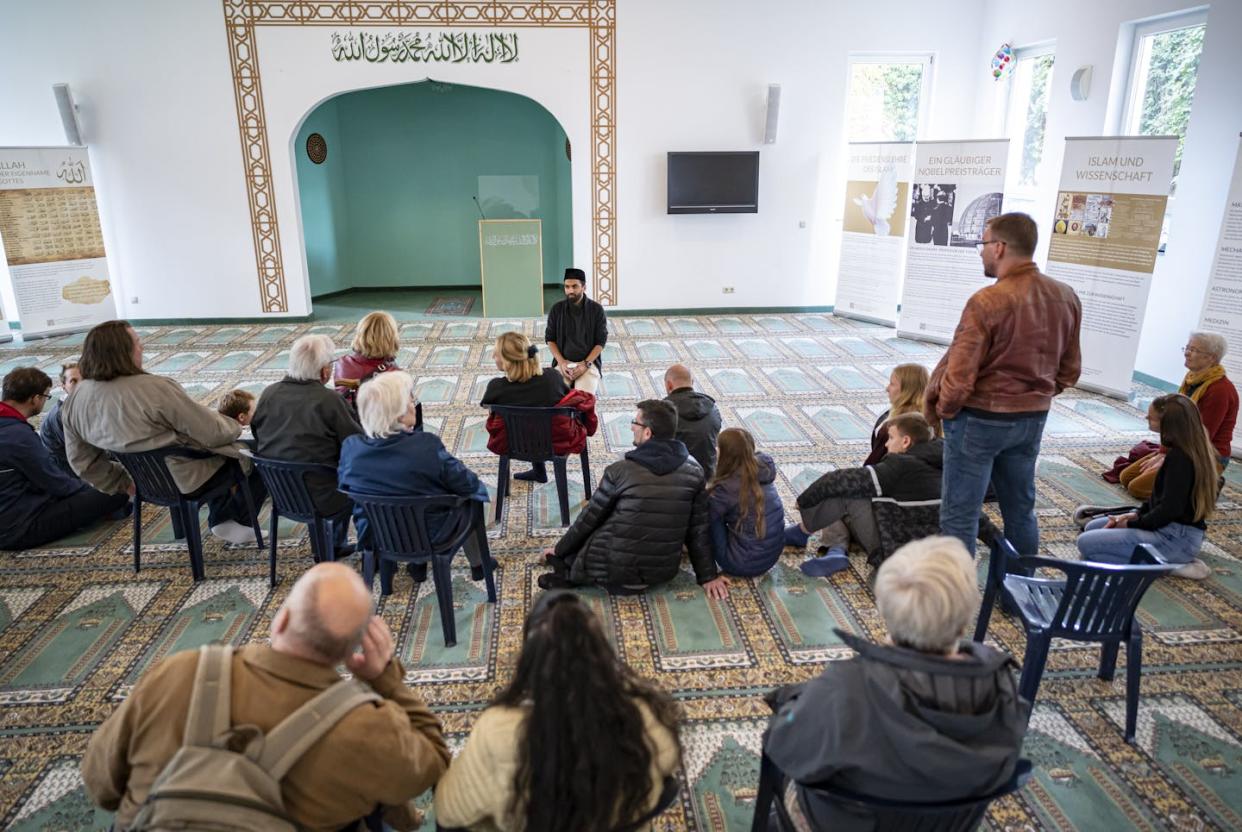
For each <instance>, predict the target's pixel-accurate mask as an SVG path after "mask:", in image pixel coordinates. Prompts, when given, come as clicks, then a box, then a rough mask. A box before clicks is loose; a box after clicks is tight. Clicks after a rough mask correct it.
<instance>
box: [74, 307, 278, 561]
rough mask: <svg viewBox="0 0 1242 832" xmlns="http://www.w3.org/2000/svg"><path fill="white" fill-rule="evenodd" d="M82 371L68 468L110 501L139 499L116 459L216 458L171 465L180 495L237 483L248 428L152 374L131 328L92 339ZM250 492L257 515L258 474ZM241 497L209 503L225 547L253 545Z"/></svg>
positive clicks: (108, 326) (98, 332) (116, 324)
mask: <svg viewBox="0 0 1242 832" xmlns="http://www.w3.org/2000/svg"><path fill="white" fill-rule="evenodd" d="M79 369H80V370H81V371H82V381H81V382H80V383H79V384H78V387H77V389H76V390H74V391H73V393H72V395H70V396H69V398H68V399H66V400H65V402H64V404H63V405H61V421H62V423H63V425H64V431H65V453H66V456H67V457H68V459H69V465H70V466H71V467H72V468H73V470H74V471H75V472H76V473H77V475H78V476H79V477H81V478H82V479H83V480H85V481H86V482H88V483H90V484H91V485H92V486H94V487H95V488H96V489H97V490H99V491H102V492H103V493H105V494H115V493H119V492H121V491H128V492H129V493H130V494H133V493H134V491H133V488H134V486H133V483H132V482H131V481H130V478H129V474H127V473H126V471H125V469H124V468H123V467H122V466H121V465H120V463H118V462H116V461H115V460H113V459H111V458H109V456H108V452H109V451H119V452H122V453H134V452H139V451H152V450H156V449H157V448H164V447H167V446H169V445H188V446H190V447H194V448H200V449H202V450H209V451H213V452H214V453H216V454H217V455H216V456H212V457H208V458H206V459H178V458H172V459H169V461H168V469H169V471H170V472H171V473H172V476H173V480H174V481H175V482H176V483H177V487H178V488H179V489H180V490H181V493H183V494H196V493H203V492H205V491H207V490H209V489H211V488H214V487H216V486H217V485H219V484H220V483H222V482H223V483H228V482H231V481H232V474H231V472H230V471H229V469H228V467H227V466H226V464H225V462H226V460H225V457H234V458H237V457H238V456H239V454H238V450H237V449H238V448H239V447H240V445H238V444H237V442H236V440H237V438H238V436H239V435H240V434H241V425H239V424H238V423H237V422H236V421H234V420H233V419H229V418H227V417H225V416H222V415H220V414H219V413H217V412H216V411H214V410H212V409H210V408H208V407H206V406H204V405H201V404H199V403H198V402H196V401H194V400H193V399H191V398H190V397H189V396H188V395H187V394H186V392H185V390H183V389H182V388H181V385H180V384H178V383H177V382H176V381H174V380H173V379H170V378H165V377H164V376H159V375H154V374H152V373H147V372H145V371H144V370H143V369H142V341H141V339H140V338H139V337H138V333H137V332H135V331H134V329H133V327H131V326H130V325H129V324H128V323H126V322H125V321H108V322H106V323H102V324H99V325H98V326H96V327H95V328H94V329H92V330H91V331H90V332H88V333H87V335H86V340H85V342H84V343H83V345H82V358H81V361H80V362H79ZM246 464H247V463H246V462H245V461H243V465H246ZM248 484H249V486H250V492H251V494H252V496H253V497H254V502H255V509H256V510H257V509H258V507H259V506H261V505H262V504H263V499H264V497H265V496H266V493H267V492H266V489H264V487H263V482H262V480H261V479H260V478H259V476H258V474H257V473H254V472H252V473H251V474H250V477H249V480H248ZM237 491H238V490H237V489H232V490H231V491H230V492H229V494H228V495H226V496H223V497H217V498H213V499H211V500H208V502H207V523H208V526H210V528H211V532H212V534H214V535H215V536H216V537H219V538H221V539H222V540H226V541H228V542H230V543H239V544H251V545H253V544H254V542H255V537H254V531H253V530H252V529H251V526H250V523H251V518H250V511H249V507H248V506H247V505H246V501H245V499H244V498H243V497H242V495H241V494H240V493H237Z"/></svg>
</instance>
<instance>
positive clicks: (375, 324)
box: [332, 311, 401, 406]
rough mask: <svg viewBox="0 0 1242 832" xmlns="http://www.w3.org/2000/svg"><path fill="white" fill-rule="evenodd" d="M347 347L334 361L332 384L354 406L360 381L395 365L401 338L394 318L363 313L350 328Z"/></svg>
mask: <svg viewBox="0 0 1242 832" xmlns="http://www.w3.org/2000/svg"><path fill="white" fill-rule="evenodd" d="M349 349H350V353H349V355H343V356H341V357H340V358H338V359H337V361H336V366H335V367H334V368H333V370H332V379H333V380H332V384H333V386H335V387H336V392H338V393H340V394H341V395H342V396H344V397H345V400H346V401H347V402H349V403H350V405H351V406H355V405H356V400H357V397H358V388H359V387H360V386H361V384H362V382H364V381H366V380H367V379H369V378H371V377H372V376H375V375H378V374H379V373H387V372H389V371H391V370H396V369H399V368H398V367H397V351H398V350H400V349H401V342H400V338H399V334H398V331H397V321H396V319H395V318H393V316H392V315H390V314H388V313H387V312H382V311H380V312H368V313H367V314H365V315H363V316H362V320H360V321H358V326H357V328H355V329H354V340H353V341H352V342H351V343H350V345H349Z"/></svg>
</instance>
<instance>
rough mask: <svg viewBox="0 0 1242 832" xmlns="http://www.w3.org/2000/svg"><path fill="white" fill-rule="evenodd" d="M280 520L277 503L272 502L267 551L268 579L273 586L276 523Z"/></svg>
mask: <svg viewBox="0 0 1242 832" xmlns="http://www.w3.org/2000/svg"><path fill="white" fill-rule="evenodd" d="M279 521H280V515H279V513H277V511H276V504H275V503H272V525H271V528H270V529H269V531H268V534H267V536H268V541H267V542H268V551H267V571H268V581H269V583H270V585H271V586H276V524H277V523H278V522H279Z"/></svg>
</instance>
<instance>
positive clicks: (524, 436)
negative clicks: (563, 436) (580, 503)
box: [487, 405, 591, 526]
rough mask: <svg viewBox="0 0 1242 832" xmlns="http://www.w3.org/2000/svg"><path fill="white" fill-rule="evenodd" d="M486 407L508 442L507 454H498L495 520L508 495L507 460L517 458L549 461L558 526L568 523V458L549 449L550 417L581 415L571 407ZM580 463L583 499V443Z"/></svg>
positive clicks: (587, 460)
mask: <svg viewBox="0 0 1242 832" xmlns="http://www.w3.org/2000/svg"><path fill="white" fill-rule="evenodd" d="M487 407H488V409H489V410H491V411H492V412H493V413H495V414H497V415H498V416H500V418H501V419H503V420H504V423H505V436H506V437H507V438H508V442H509V453H507V454H501V455H500V469H499V471H498V473H497V475H496V522H497V523H499V522H500V517H501V512H502V511H503V510H504V506H505V497H507V496H508V495H509V460H511V459H520V460H522V461H523V462H530V463H535V462H544V463H547V462H551V463H552V471H553V473H554V475H555V477H556V496H557V499H558V500H559V501H560V504H561V525H562V526H568V525H569V474H568V472H567V468H566V462H567V460H568V457H566V456H557V455H556V453H554V452H553V450H552V418H553V417H554V416H568V417H569V418H571V419H575V420H577V421H581V420H582V414H581V413H579V412H578V409H577V408H573V407H514V406H511V405H487ZM578 459H579V460H580V461H581V462H582V489H583V492H584V493H585V497H584V499H587V500H589V499H591V457H590V454H588V453H587V446H586V445H583V446H582V453H580V454H578Z"/></svg>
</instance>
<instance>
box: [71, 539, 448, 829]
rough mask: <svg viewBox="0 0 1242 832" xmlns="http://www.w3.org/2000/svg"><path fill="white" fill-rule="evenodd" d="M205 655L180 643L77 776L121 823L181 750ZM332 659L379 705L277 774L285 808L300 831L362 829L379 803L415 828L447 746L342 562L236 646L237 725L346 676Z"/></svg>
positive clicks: (261, 725)
mask: <svg viewBox="0 0 1242 832" xmlns="http://www.w3.org/2000/svg"><path fill="white" fill-rule="evenodd" d="M359 644H361V652H355V649H356V648H357V646H358V645H359ZM198 662H199V651H197V650H185V651H182V652H179V653H175V654H174V655H172V656H170V657H169V658H167V659H165V660H163V661H161V662H159V663H158V664H156V665H154V666H153V667H151V669H149V670H148V671H147V672H146V673H144V674H143V676H142V678H141V679H140V680H139V682H138V684H137V685H136V686H135V687H134V690H133V692H132V693H130V695H129V697H128V698H127V699H126V700H125V701H124V702H123V703H122V704H121V706H120V707H119V708H117V710H116V711H115V712H113V714H112V716H110V717H109V718H108V719H107V720H106V721H105V722H104V723H103V725H101V726H99V728H98V729H97V730H96V731H95V734H94V736H92V737H91V741H90V744H89V745H88V746H87V748H86V755H85V756H84V757H83V759H82V780H83V782H84V784H85V786H86V791H87V794H89V795H90V797H91V799H92V800H94V801H95V803H97V804H98V805H99V806H101V807H103V808H104V809H106V810H108V811H112V812H116V819H115V826H114V828H116V829H125V828H127V827H128V826H129V825H130V824H132V822H133V820H134V818H135V816H136V815H137V814H138V812H139V810H140V809H141V808H142V806H143V804H144V803H145V802H146V800H147V796H148V794H149V793H150V791H151V787H152V785H153V784H154V783H155V781H156V778H157V777H159V775H160V772H161V771H163V769H164V767H165V766H166V765H167V764H168V762H169V761H170V760H171V759H172V758H173V755H174V754H176V753H177V751H178V749H180V748H181V744H182V741H183V737H184V736H185V728H186V719H187V716H188V714H189V709H190V698H191V696H192V694H193V691H194V678H195V674H196V671H197V669H198ZM337 665H344V666H345V668H346V669H347V670H348V671H349V672H350V673H352V674H353V676H354V678H355V679H359V680H361V681H363V682H365V683H366V684H367V685H368V686H370V688H371V689H372V690H374V691H375V692H376V693H377V694H379V696H380V697H381V701H378V702H368V703H365V704H363V705H360V706H358V707H356V708H355V709H354V710H352V711H350V712H349V713H348V714H346V715H345V716H344V717H342V718H341V720H340V721H339V722H337V723H336V724H335V725H334V726H333V727H332V728H331V729H330V730H329V731H328V732H327V733H326V734H325V735H324V736H323V737H321V738H320V739H319V740H318V742H316V743H315V744H314V745H312V746H311V747H310V749H309V750H308V751H306V752H305V753H304V754H303V755H302V757H301V758H300V759H298V761H297V762H296V763H294V764H293V767H292V768H291V769H289V772H288V774H286V775H285V777H284V779H283V780H282V781H281V789H280V790H281V796H282V798H283V802H284V809H285V812H286V814H287V815H288V817H289V818H290V819H291V820H293V821H294V822H295V823H296V824H297V826H298V828H299V829H306V830H324V832H328V830H338V829H342V828H343V827H345V826H347V825H349V824H354V825H355V826H356V825H357V824H356V822H357V821H358V820H359V819H360V818H363V817H365V816H366V815H368V814H370V813H371V812H372V811H373V810H374V809H375V807H376V806H377V805H379V806H382V807H385V813H384V820H385V822H387V823H388V824H389V825H390V826H392V827H394V828H397V829H416V828H418V826H419V823H420V822H421V817H420V816H419V815H420V813H419V812H418V811H417V810H416V809H414V807H413V806H412V805H411V803H410V801H412V800H413V799H414V798H415V797H417V796H418V795H419V794H421V793H422V792H424V791H426V790H427V789H428V788H430V787H431V786H432V785H434V784H435V782H436V781H437V780H439V779H440V777H441V775H443V774H444V770H445V769H446V768H447V767H448V762H449V750H448V746H447V745H446V744H445V742H444V737H443V735H442V734H441V730H440V722H439V720H438V719H436V717H435V716H434V715H433V714H432V713H431V711H430V710H429V709H428V707H427V705H426V704H425V703H424V702H423V701H422V700H421V699H419V697H418V696H417V695H416V694H415V693H414V692H413V691H411V690H410V689H409V688H408V687H406V685H405V682H404V677H405V671H404V669H403V668H402V666H401V662H399V661H398V660H397V658H396V656H395V655H394V647H393V637H392V632H391V631H390V630H389V629H388V625H387V624H386V623H384V620H383V619H382V618H380V617H379V616H377V615H375V614H374V613H373V605H372V602H371V594H370V592H368V591H367V588H366V585H365V584H363V583H362V579H361V578H359V577H358V574H357V573H356V572H355V571H354V570H353V569H351V568H350V567H348V566H346V565H345V564H342V563H321V564H318V565H317V566H314V567H312V568H311V569H310V570H308V571H307V572H306V574H304V575H303V576H302V577H301V578H299V579H298V581H297V583H295V584H294V585H293V588H292V589H291V590H290V591H289V595H288V597H287V598H286V599H285V602H284V603H283V604H282V605H281V607H280V609H279V610H278V611H277V613H276V615H275V617H274V618H273V619H272V631H271V644H270V645H267V644H259V643H252V644H247V645H246V646H244V647H242V648H241V649H239V650H236V651H235V652H234V653H233V658H232V670H231V684H230V691H231V722H232V724H233V725H234V726H235V727H240V726H254V727H257V728H258V729H259V730H260V731H262V732H263V733H264V734H265V735H267V734H270V733H271V731H272V729H273V728H274V727H275V726H276V725H278V724H279V723H280V722H281V721H282V720H283V719H284V718H285V717H287V716H289V714H291V713H293V712H294V711H296V710H297V709H298V708H299V707H301V706H302V705H304V704H305V703H306V702H308V701H310V700H311V699H312V698H314V697H315V696H317V695H319V694H320V693H322V692H323V691H325V690H327V689H328V688H330V687H332V686H333V685H334V684H335V683H336V682H338V681H340V678H341V677H340V675H339V674H338V673H337V671H336V666H337Z"/></svg>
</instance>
